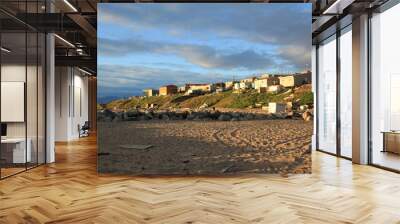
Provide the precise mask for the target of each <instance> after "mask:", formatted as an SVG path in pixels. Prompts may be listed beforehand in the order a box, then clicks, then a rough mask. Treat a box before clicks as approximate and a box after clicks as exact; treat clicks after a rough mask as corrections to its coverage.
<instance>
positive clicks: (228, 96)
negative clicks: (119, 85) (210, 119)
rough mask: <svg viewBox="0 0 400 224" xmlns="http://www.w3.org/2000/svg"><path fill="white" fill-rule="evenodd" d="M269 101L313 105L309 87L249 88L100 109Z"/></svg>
mask: <svg viewBox="0 0 400 224" xmlns="http://www.w3.org/2000/svg"><path fill="white" fill-rule="evenodd" d="M269 102H280V103H284V102H296V103H298V104H299V105H304V104H308V105H311V104H312V103H313V94H312V92H311V85H309V84H307V85H303V86H300V87H297V88H292V89H286V90H284V91H282V92H281V93H278V94H274V93H258V92H257V91H256V90H254V89H251V90H247V91H246V92H242V93H235V92H233V91H231V90H230V91H225V92H222V93H209V94H204V95H197V96H185V95H183V94H176V95H170V96H150V97H131V98H130V99H119V100H113V101H111V102H109V103H107V104H103V105H102V106H101V107H100V108H103V109H111V110H130V109H133V108H136V107H141V108H145V107H146V106H147V105H149V104H157V105H158V107H159V109H168V108H174V109H180V108H190V109H197V108H199V107H202V106H204V105H207V106H208V107H216V108H240V109H243V108H249V107H256V106H260V105H268V103H269Z"/></svg>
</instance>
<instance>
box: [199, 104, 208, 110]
mask: <svg viewBox="0 0 400 224" xmlns="http://www.w3.org/2000/svg"><path fill="white" fill-rule="evenodd" d="M207 107H208V104H206V103H204V104H203V105H201V106H200V107H199V109H205V108H207Z"/></svg>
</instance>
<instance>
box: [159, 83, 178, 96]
mask: <svg viewBox="0 0 400 224" xmlns="http://www.w3.org/2000/svg"><path fill="white" fill-rule="evenodd" d="M177 92H178V87H177V86H176V85H166V86H161V87H160V90H159V94H160V96H167V95H173V94H176V93H177Z"/></svg>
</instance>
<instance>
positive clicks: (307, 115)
mask: <svg viewBox="0 0 400 224" xmlns="http://www.w3.org/2000/svg"><path fill="white" fill-rule="evenodd" d="M302 118H303V120H305V121H311V120H312V115H311V113H310V112H308V111H306V112H304V113H303V114H302Z"/></svg>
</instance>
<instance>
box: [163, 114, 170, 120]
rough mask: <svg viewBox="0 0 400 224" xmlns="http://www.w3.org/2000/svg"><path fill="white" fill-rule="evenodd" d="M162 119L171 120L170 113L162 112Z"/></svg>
mask: <svg viewBox="0 0 400 224" xmlns="http://www.w3.org/2000/svg"><path fill="white" fill-rule="evenodd" d="M161 119H162V120H169V119H170V118H169V116H168V115H166V114H162V115H161Z"/></svg>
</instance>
